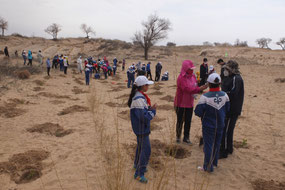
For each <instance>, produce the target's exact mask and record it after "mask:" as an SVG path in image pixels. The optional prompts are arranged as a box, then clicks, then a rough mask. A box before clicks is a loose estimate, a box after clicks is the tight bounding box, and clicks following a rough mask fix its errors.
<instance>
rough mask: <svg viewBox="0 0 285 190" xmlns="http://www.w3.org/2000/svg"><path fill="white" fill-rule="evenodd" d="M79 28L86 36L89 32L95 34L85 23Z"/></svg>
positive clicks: (87, 36)
mask: <svg viewBox="0 0 285 190" xmlns="http://www.w3.org/2000/svg"><path fill="white" fill-rule="evenodd" d="M80 29H81V30H82V31H83V32H84V33H85V34H86V38H89V34H93V35H95V31H94V29H93V28H92V27H91V26H87V24H81V26H80Z"/></svg>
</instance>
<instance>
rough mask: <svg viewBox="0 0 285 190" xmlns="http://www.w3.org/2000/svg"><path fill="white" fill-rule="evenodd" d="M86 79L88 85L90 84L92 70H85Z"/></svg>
mask: <svg viewBox="0 0 285 190" xmlns="http://www.w3.org/2000/svg"><path fill="white" fill-rule="evenodd" d="M85 81H86V85H89V81H90V71H85Z"/></svg>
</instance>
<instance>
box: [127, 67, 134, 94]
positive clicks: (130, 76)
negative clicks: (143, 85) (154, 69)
mask: <svg viewBox="0 0 285 190" xmlns="http://www.w3.org/2000/svg"><path fill="white" fill-rule="evenodd" d="M127 77H128V85H127V86H128V88H130V87H131V85H132V87H133V85H134V82H135V67H134V66H133V65H131V66H130V67H129V69H128V71H127Z"/></svg>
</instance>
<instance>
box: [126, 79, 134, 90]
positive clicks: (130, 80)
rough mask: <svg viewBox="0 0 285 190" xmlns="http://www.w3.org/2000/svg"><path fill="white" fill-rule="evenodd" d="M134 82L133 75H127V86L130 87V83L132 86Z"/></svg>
mask: <svg viewBox="0 0 285 190" xmlns="http://www.w3.org/2000/svg"><path fill="white" fill-rule="evenodd" d="M134 82H135V76H128V86H127V87H128V88H131V85H132V87H133V85H134Z"/></svg>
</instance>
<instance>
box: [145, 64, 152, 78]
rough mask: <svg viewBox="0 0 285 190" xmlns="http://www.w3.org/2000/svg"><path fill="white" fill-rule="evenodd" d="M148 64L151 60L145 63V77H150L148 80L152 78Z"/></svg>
mask: <svg viewBox="0 0 285 190" xmlns="http://www.w3.org/2000/svg"><path fill="white" fill-rule="evenodd" d="M150 64H151V62H148V63H147V65H146V78H147V79H148V78H149V77H150V80H152V75H151V68H150Z"/></svg>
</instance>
